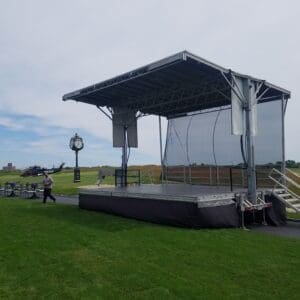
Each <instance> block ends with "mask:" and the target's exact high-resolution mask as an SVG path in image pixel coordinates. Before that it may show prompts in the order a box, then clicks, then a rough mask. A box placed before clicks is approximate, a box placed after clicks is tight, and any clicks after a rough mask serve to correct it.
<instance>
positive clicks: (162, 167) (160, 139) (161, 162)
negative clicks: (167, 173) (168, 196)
mask: <svg viewBox="0 0 300 300" xmlns="http://www.w3.org/2000/svg"><path fill="white" fill-rule="evenodd" d="M158 124H159V149H160V167H161V180H160V181H161V183H162V184H163V181H164V166H163V153H162V134H161V116H158Z"/></svg>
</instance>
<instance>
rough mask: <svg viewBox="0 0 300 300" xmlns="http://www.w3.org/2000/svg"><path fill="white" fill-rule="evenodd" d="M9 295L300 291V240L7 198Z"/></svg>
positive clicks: (297, 294)
mask: <svg viewBox="0 0 300 300" xmlns="http://www.w3.org/2000/svg"><path fill="white" fill-rule="evenodd" d="M0 238H1V239H0V241H1V242H0V243H1V244H0V245H1V246H0V299H299V298H300V290H299V286H300V240H296V239H290V238H281V237H275V236H271V235H265V234H262V233H256V232H252V231H250V232H247V231H243V230H240V229H222V230H190V229H180V228H175V227H167V226H159V225H154V224H150V223H144V222H139V221H135V220H129V219H124V218H120V217H115V216H111V215H107V214H102V213H96V212H89V211H84V210H80V209H78V208H77V207H76V206H67V205H62V204H52V203H49V204H42V203H40V202H34V201H30V200H20V199H15V198H14V199H11V198H10V199H8V198H0Z"/></svg>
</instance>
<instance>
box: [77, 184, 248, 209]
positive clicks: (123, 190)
mask: <svg viewBox="0 0 300 300" xmlns="http://www.w3.org/2000/svg"><path fill="white" fill-rule="evenodd" d="M242 192H246V189H236V190H235V191H234V192H231V191H230V188H229V187H226V186H200V185H187V184H143V185H131V186H127V187H115V186H103V187H102V186H99V187H98V186H88V187H82V188H80V190H79V194H89V195H99V196H110V197H119V198H136V199H152V200H166V201H183V202H192V203H197V204H198V207H200V206H214V205H220V204H221V202H222V203H224V204H225V203H232V200H233V199H234V197H235V193H242Z"/></svg>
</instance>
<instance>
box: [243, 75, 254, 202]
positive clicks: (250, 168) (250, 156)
mask: <svg viewBox="0 0 300 300" xmlns="http://www.w3.org/2000/svg"><path fill="white" fill-rule="evenodd" d="M252 84H253V83H252V82H251V81H250V79H249V78H247V79H244V80H243V90H244V96H245V98H246V105H245V106H246V107H245V110H246V141H247V181H248V199H249V201H250V202H251V203H253V204H256V174H255V161H254V139H253V135H252V128H253V126H254V124H253V116H252V114H253V110H252V105H253V100H254V99H253V96H252V95H254V93H252V92H251V89H254V86H252Z"/></svg>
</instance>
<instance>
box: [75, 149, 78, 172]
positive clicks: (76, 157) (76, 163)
mask: <svg viewBox="0 0 300 300" xmlns="http://www.w3.org/2000/svg"><path fill="white" fill-rule="evenodd" d="M75 167H76V169H78V151H75Z"/></svg>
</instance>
